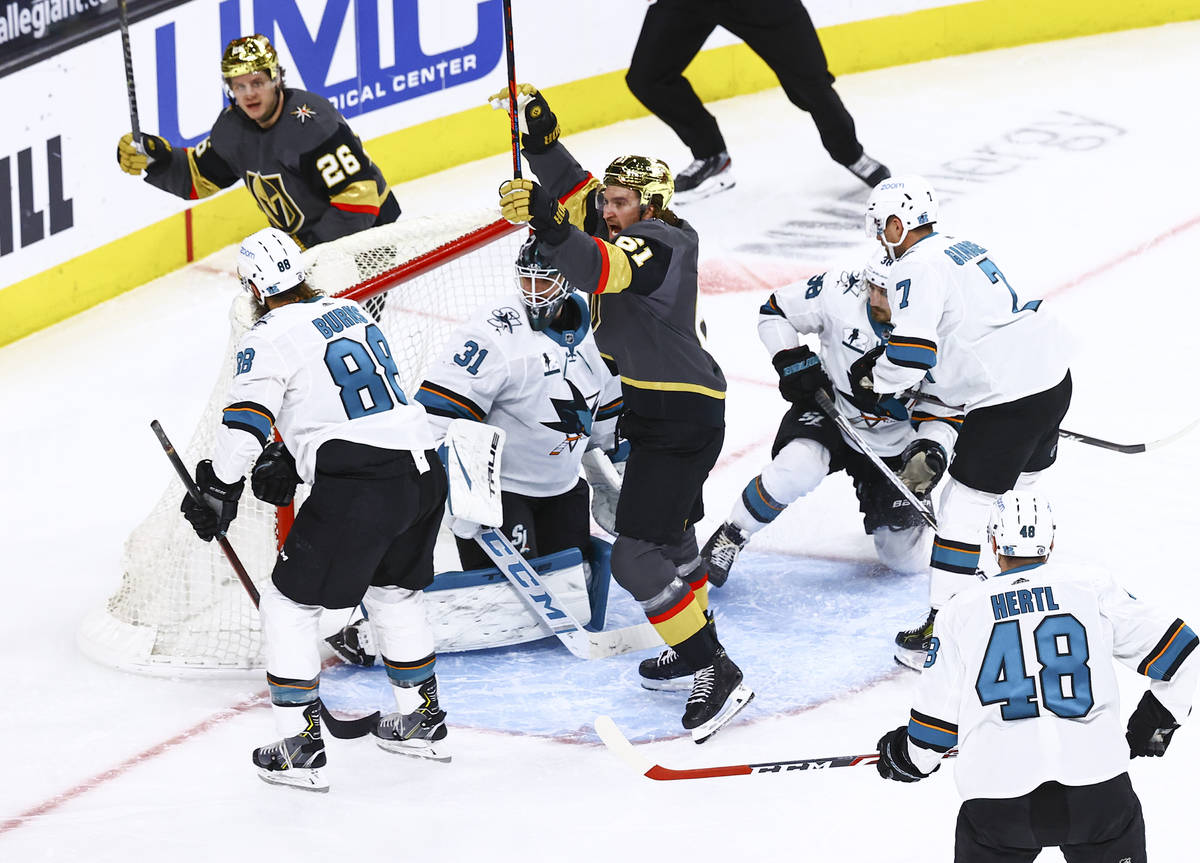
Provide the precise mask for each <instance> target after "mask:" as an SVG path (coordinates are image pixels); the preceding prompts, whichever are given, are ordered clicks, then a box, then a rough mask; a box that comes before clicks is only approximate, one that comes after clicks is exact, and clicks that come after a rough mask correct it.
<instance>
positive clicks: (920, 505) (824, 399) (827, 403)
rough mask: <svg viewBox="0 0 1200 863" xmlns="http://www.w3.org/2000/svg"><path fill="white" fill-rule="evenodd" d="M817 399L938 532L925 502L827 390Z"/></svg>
mask: <svg viewBox="0 0 1200 863" xmlns="http://www.w3.org/2000/svg"><path fill="white" fill-rule="evenodd" d="M816 399H817V404H818V405H819V406H820V408H821V410H823V411H825V414H826V415H827V416H828V417H829V418H830V419H831V420H833V421H834V423H836V424H837V427H838V428H839V429H841V430H842V433H843V434H844V435H846V437H848V438H850V439H851V440H852V441H854V442H855V443H856V444H857V445H858V448H859V450H861V451H862V454H863V455H865V456H866V457H867V458H869V459H870V460H871V464H873V465H875V467H877V468H878V469H879V472H880V473H881V474H883V476H884V477H885V478H886V479H887V481H888V482H890V483H891V484H892V485H894V486H895V487H896V490H897V491H899V492H900V494H902V495H904V499H905V500H907V501H908V502H909V503H910V504H912V505H913V506H914V507H916V510H917V512H918V513H920V514H921V518H923V519H925V523H926V524H928V525H929V526H930V527H932V528H933V529H934V530H937V520H936V519H935V518H934V517H933V513H932V512H930V511H929V508H928V507H926V506H925V504H924V502H923V501H921V499H920V498H918V497H917V496H916V495H915V494H913V493H912V490H911V489H909V487H908V486H906V485H905V484H904V483H903V482H901V480H900V477H898V476H896V474H895V472H893V471H892V469H891V468H890V467H888V466H887V465H886V464H884V462H883V459H881V458H880V457H879V456H878V455H877V454H876V453H875V451H874V450H872V449H871V447H870V446H868V445H867V442H866V441H865V440H863V436H862V435H860V434H859V433H858V431H857V430H855V428H854V426H852V425H850V421H849V420H847V419H846V418H845V417H844V416H842V415H841V414H840V413H838V409H837V408H836V407H834V404H833V401H832V400H831V399H830V398H829V394H828V393H826V392H825V390H817V392H816Z"/></svg>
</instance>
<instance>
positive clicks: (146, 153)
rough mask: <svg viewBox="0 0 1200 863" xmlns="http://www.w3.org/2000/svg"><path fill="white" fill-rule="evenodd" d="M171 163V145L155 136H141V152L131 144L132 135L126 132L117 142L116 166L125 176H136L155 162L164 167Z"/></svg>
mask: <svg viewBox="0 0 1200 863" xmlns="http://www.w3.org/2000/svg"><path fill="white" fill-rule="evenodd" d="M170 161H171V145H170V144H168V143H167V142H166V140H165V139H163V138H160V137H158V136H157V135H146V134H143V135H142V150H138V148H137V147H135V146H134V143H133V133H132V132H126V133H125V134H124V135H122V136H121V140H119V141H117V164H118V165H120V166H121V170H122V171H124V172H125V173H126V174H132V175H133V176H135V177H136V176H138V175H139V174H141V173H142V171H145V170H146V169H147V168H149V167H150V166H151V165H153V164H155V163H156V162H157V163H159V165H160V167H166V165H167V163H168V162H170Z"/></svg>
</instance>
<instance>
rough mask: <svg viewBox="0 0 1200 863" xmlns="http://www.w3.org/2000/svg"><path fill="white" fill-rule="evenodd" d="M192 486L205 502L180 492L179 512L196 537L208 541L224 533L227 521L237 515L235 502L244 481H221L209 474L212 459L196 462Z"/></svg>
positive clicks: (243, 486)
mask: <svg viewBox="0 0 1200 863" xmlns="http://www.w3.org/2000/svg"><path fill="white" fill-rule="evenodd" d="M196 485H197V486H199V487H200V493H201V494H203V495H204V501H205V503H204V504H198V503H196V502H195V501H194V500H192V496H191V495H190V494H184V496H183V503H181V504H180V505H179V511H180V512H182V513H183V517H184V518H186V519H187V520H188V522H189V523H190V524H191V525H192V529H193V530H194V531H196V536H198V537H200V538H201V539H202V540H204V541H205V542H211V541H212V538H213V537H214V536H218V535H219V536H224V535H225V531H226V530H227V529H228V528H229V523H230V522H232V521H233V520H234V518H236V517H237V507H238V505H237V502H238V498H240V497H241V496H242V489H243V488H245V486H246V480H245V479H239V480H238V481H237V482H235V483H223V482H221V481H220V480H219V479H217V475H216V474H215V473H213V467H212V461H211V460H210V459H205V460H204V461H202V462H200V463H199V464H197V465H196Z"/></svg>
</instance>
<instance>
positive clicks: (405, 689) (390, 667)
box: [383, 653, 437, 715]
mask: <svg viewBox="0 0 1200 863" xmlns="http://www.w3.org/2000/svg"><path fill="white" fill-rule="evenodd" d="M436 663H437V657H436V656H435V655H434V654H432V653H431V654H429V655H428V656H426V657H424V658H422V659H418V660H416V661H415V662H397V661H396V660H392V659H388V658H387V657H386V656H385V657H384V658H383V667H384V668H386V669H387V676H388V680H389V681H390V682H391V684H392V695H394V696H395V698H396V708H397V709H398V710H399V711H400V712H401V713H402V714H405V715H407V714H409V713H412V712H413V711H414V710H416V709H417V708H418V707H420V706H421V704H422V703H423V702H424V700H425V699H424V696H422V695H421V691H420V686H421V684H422V683H424V682H425V681H426V680H428V679H429V678H431V677H433V673H434V667H435V665H436Z"/></svg>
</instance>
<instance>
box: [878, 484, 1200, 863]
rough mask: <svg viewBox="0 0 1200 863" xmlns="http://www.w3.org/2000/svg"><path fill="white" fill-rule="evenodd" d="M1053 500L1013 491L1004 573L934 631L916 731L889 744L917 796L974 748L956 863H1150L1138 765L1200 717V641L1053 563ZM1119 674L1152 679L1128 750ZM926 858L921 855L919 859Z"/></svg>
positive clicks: (889, 761) (1004, 519)
mask: <svg viewBox="0 0 1200 863" xmlns="http://www.w3.org/2000/svg"><path fill="white" fill-rule="evenodd" d="M1054 532H1055V524H1054V518H1053V515H1052V514H1051V512H1050V506H1049V504H1048V503H1047V501H1046V499H1045V498H1039V497H1036V496H1034V495H1032V494H1028V493H1023V492H1008V493H1006V494H1005V495H1003V496H1002V497H1001V498H1000V499H999V500H998V501H997V502H996V503H995V505H994V506H993V508H992V511H991V516H990V519H989V525H988V528H987V536H988V539H989V540H990V542H991V545H992V550H993V551H994V552H995V555H996V561H997V562H998V563H999V565H1000V573H999V574H998V575H996V576H994V577H992V578H989V579H986V580H984V581H982V582H978V581H977V582H975V583H974V584H972V585H971V586H969V587H964V588H963V589H962V590H960V591H959V592H958V593H957V594H955V595H954V597H953V598H951V599H950V600H949V601H948V602H947V603H946V604H945V605H943V606H942V609H941V611H940V612H939V614H938V616H937V619H936V620H935V621H934V626H933V636H932V638H931V640H930V646H929V651H928V654H927V657H926V659H925V670H924V671H923V672H922V674H921V678H920V680H919V681H918V683H917V692H916V697H915V700H914V702H913V709H912V712H911V715H910V718H909V721H908V724H907V725H902V726H900V727H899V728H897V729H895V730H894V731H891V732H889V733H887V734H885V735H884V736H883V738H882V739H880V741H879V746H878V749H879V756H880V757H879V762H878V769H879V774H880V775H881V776H883V777H884V778H886V779H894V780H897V781H900V782H915V781H917V780H919V779H923V778H925V777H926V776H928V775H929V774H930V773H932V772H934V771H935V770H937V769H938V765H939V764H940V762H941V759H942V756H943V755H944V754H945V753H946V752H948V751H949V750H950V749H952V748H954V747H956V746H957V747H958V750H959V753H958V759H957V764H956V765H955V778H956V779H957V782H958V789H959V792H960V794H961V795H962V797H963V801H964V802H963V804H962V808H961V809H960V810H959V814H958V826H957V830H956V832H955V842H954V860H955V861H956V863H1000V861H1029V860H1033V859H1034V858H1035V857H1037V856H1038V852H1039V851H1040V850H1041V849H1042V848H1044V847H1049V846H1058V847H1060V848H1061V850H1062V853H1063V857H1065V858H1066V859H1067V860H1068V861H1079V863H1083V861H1101V860H1103V861H1110V860H1111V861H1114V863H1115V861H1122V860H1123V861H1129V863H1145V860H1146V834H1145V823H1144V822H1143V819H1142V809H1141V804H1140V803H1139V802H1138V798H1137V795H1136V794H1134V791H1133V787H1132V785H1131V784H1130V782H1129V774H1128V772H1127V770H1128V763H1129V759H1130V758H1137V757H1139V756H1161V755H1163V754H1164V753H1165V752H1166V749H1167V747H1168V746H1169V745H1170V743H1171V738H1172V735H1173V734H1174V733H1175V730H1176V728H1178V727H1179V724H1180V723H1181V722H1182V721H1183V720H1184V719H1185V718H1186V717H1187V715H1188V713H1189V712H1190V710H1191V702H1192V694H1193V691H1194V690H1195V687H1196V680H1197V677H1200V658H1198V657H1197V655H1196V645H1197V638H1196V634H1195V633H1194V632H1193V631H1192V629H1191V627H1189V626H1188V625H1187V624H1185V623H1184V622H1183V621H1182V620H1180V619H1179V618H1178V617H1176V616H1175V615H1174V614H1171V613H1167V612H1163V611H1160V610H1158V609H1156V608H1154V607H1153V606H1151V605H1149V604H1148V603H1145V602H1142V601H1139V600H1137V599H1134V598H1133V596H1131V595H1130V594H1129V593H1127V592H1125V591H1124V590H1123V589H1122V588H1121V587H1119V586H1118V585H1117V583H1116V582H1115V581H1114V580H1113V578H1112V576H1111V575H1109V574H1107V573H1105V572H1103V571H1101V570H1097V569H1096V568H1095V567H1092V566H1071V565H1065V564H1062V565H1060V564H1057V563H1050V562H1048V560H1049V557H1050V553H1051V551H1052V550H1053V547H1054ZM1114 660H1116V661H1119V662H1120V663H1122V664H1123V665H1126V666H1128V667H1129V668H1131V669H1134V670H1136V671H1137V673H1138V674H1144V675H1145V676H1146V677H1148V678H1150V687H1149V689H1148V690H1147V691H1146V692H1145V693H1144V694H1143V695H1142V699H1141V701H1140V702H1139V703H1138V706H1137V708H1136V709H1135V710H1134V711H1133V714H1132V715H1131V716H1130V717H1129V721H1128V723H1127V725H1126V728H1125V732H1124V736H1122V729H1121V713H1120V710H1121V705H1120V700H1119V694H1118V686H1117V678H1116V674H1115V670H1116V669H1115V665H1114ZM914 850H915V849H914Z"/></svg>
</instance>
